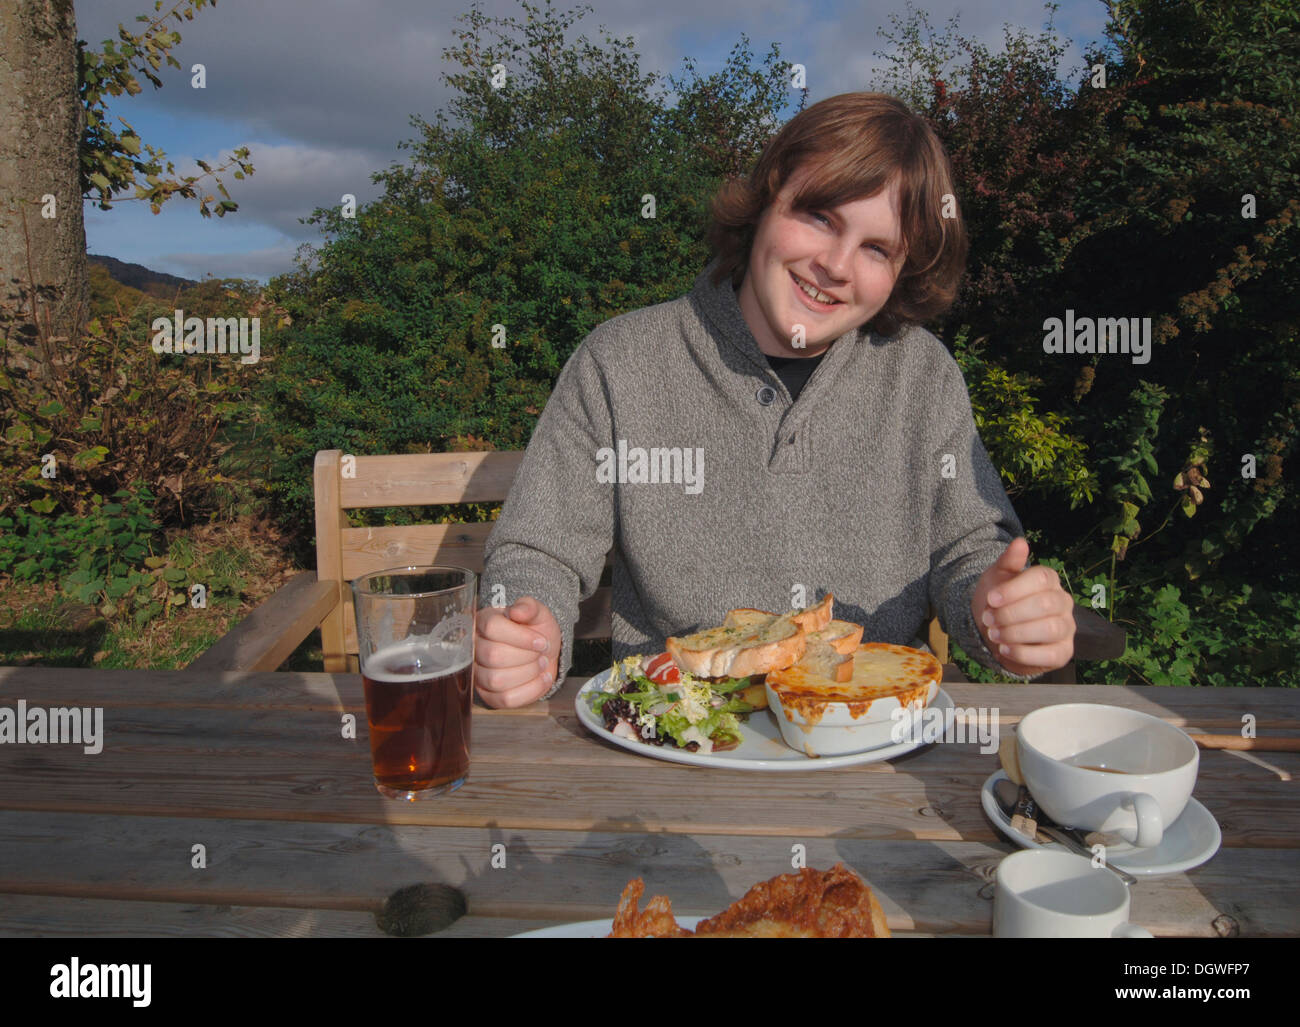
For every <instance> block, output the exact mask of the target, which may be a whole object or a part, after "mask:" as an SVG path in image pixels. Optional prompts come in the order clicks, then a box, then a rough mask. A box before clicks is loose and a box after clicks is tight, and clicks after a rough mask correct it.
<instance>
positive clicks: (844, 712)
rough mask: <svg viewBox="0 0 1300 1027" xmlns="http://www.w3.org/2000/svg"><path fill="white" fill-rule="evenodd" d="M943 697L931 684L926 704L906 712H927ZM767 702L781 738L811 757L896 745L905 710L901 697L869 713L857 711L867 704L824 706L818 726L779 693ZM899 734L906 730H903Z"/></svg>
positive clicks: (876, 702)
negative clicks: (785, 703) (901, 713)
mask: <svg viewBox="0 0 1300 1027" xmlns="http://www.w3.org/2000/svg"><path fill="white" fill-rule="evenodd" d="M938 694H939V682H938V681H931V682H930V683H929V686H928V689H927V691H926V694H925V698H924V701H919V702H911V703H908V704H907V707H906V708H910V709H917V708H919V709H925V708H927V707H928V706H929V705H930V704H931V703H933V702H934V699H935V696H937V695H938ZM767 702H768V705H769V706H770V707H771V709H772V713H773V715H774V716H775V717H776V722H777V725H778V726H779V727H780V728H781V737H782V738H784V739H785V744H786V745H788V746H790V747H791V748H792V749H802V750H803V751H804V752H805V753H807V755H809V756H839V755H842V754H844V753H849V752H861V751H862V750H863V749H873V748H875V747H877V746H881V745H890V744H894V731H895V726H896V724H898V721H897V720H896V719H895V714H896V711H898V710H902V709H904V708H905V707H904V705H903V703H902V702H900V701H899V698H898V696H894V695H889V696H884V697H883V698H880V699H872V700H871V701H870V704H869V706H868V707H867V708H866V709H858V710H857V715H856V716H855V715H854V713H855V709H854V707H861V706H863V705H865V704H860V703H845V702H832V703H824V704H822V706H821V709H822V715H821V717H820V719H818V720H817V721H816V722H815V723H812V724H810V723H809V721H808V718H807V717H805V716H804V714H803V713H801V712H800V711H799V710H797V709H793V708H788V707H786V706H783V705H782V703H781V697H780V695H779V693H778V692H777V691H776V690H775V689H774V688H772V686H771V685H768V686H767ZM899 730H900V731H902V730H906V729H905V728H903V727H901V726H900V727H899Z"/></svg>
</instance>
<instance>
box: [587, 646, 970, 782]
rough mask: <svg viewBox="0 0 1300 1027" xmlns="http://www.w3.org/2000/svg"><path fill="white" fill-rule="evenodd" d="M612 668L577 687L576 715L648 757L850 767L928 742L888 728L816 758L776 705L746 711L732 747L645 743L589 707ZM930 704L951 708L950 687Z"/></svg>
mask: <svg viewBox="0 0 1300 1027" xmlns="http://www.w3.org/2000/svg"><path fill="white" fill-rule="evenodd" d="M611 673H612V669H611V670H606V671H602V672H601V673H599V674H597V675H596V676H595V677H593V678H592V679H591V680H590V681H588V682H587V683H586V684H585V685H583V686H582V688H581V689H580V690H579V691H578V695H577V697H576V698H575V700H574V707H575V710H576V711H577V714H578V719H579V720H580V721H581V722H582V725H583V727H585V728H586V729H587V730H588V731H590V732H591V733H592V734H593V735H595V736H596V737H597V738H600V739H602V740H604V741H606V742H612V743H613V744H614V745H617V746H620V747H622V748H624V749H627V750H628V751H629V752H634V753H636V754H638V755H640V756H649V757H651V758H652V759H657V760H667V761H668V762H670V763H686V764H690V765H692V766H697V767H729V768H731V769H733V770H771V771H779V770H829V769H831V768H832V767H848V766H853V765H855V764H859V763H878V762H880V761H882V760H888V759H893V758H894V757H895V756H902V755H903V754H904V753H909V752H912V751H913V750H914V749H919V748H920V747H921V746H922V745H925V744H927V743H926V742H923V741H919V740H917V741H908V742H901V743H899V744H893V743H889V737H888V733H886V736H885V740H886V742H887V743H889V744H885V745H881V746H879V747H877V748H872V749H867V750H866V751H865V752H853V753H845V754H843V755H840V756H823V757H821V758H819V759H814V758H810V757H809V756H808V755H806V754H805V753H804V752H803V751H802V750H795V749H792V748H790V746H788V745H786V744H785V742H784V741H782V738H781V730H780V728H778V727H777V723H776V715H775V712H774V711H765V710H755V711H754V712H753V713H751V714H750V715H749V719H748V720H747V721H745V722H744V723H743V724H741V725H740V732H741V734H742V735H743V737H744V740H743V741H742V742H741V743H740V745H738V746H737V747H736V748H734V749H731V750H728V751H727V752H716V753H715V752H710V753H700V752H687V751H686V750H685V749H674V748H672V747H671V746H667V745H647V744H646V743H645V742H642V741H640V740H638V739H634V738H620V737H619V736H618V735H615V734H614V733H613V732H612V731H607V730H606V729H605V725H604V722H603V721H602V720H601V719H600V717H598V716H596V714H595V713H594V712H593V711H592V709H591V700H590V698H589V696H590V694H591V693H592V692H596V691H599V690H600V688H601V686H603V685H604V684H605V682H606V681H608V680H609V676H610V674H611ZM930 705H931V706H933V707H934V708H935V709H938V710H948V709H951V708H952V705H953V703H952V699H950V698H949V697H948V693H947V692H945V691H944V690H943V689H942V688H940V689H939V690H938V694H937V695H936V696H935V698H934V700H933V702H932V703H931V704H930ZM888 726H892V725H888Z"/></svg>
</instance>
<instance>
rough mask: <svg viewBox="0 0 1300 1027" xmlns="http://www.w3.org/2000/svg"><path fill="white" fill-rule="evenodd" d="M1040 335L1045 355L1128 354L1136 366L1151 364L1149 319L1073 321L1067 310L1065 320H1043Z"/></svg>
mask: <svg viewBox="0 0 1300 1027" xmlns="http://www.w3.org/2000/svg"><path fill="white" fill-rule="evenodd" d="M1043 331H1045V332H1046V333H1047V334H1046V335H1044V336H1043V352H1044V353H1100V354H1106V353H1130V354H1132V356H1133V363H1135V364H1145V363H1148V362H1149V361H1150V360H1151V318H1149V317H1097V318H1092V317H1075V316H1074V310H1073V309H1067V310H1066V312H1065V319H1064V320H1062V319H1061V318H1059V317H1049V318H1048V319H1047V320H1045V321H1044V322H1043Z"/></svg>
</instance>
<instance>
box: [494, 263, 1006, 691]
mask: <svg viewBox="0 0 1300 1027" xmlns="http://www.w3.org/2000/svg"><path fill="white" fill-rule="evenodd" d="M1020 533H1021V529H1020V523H1019V521H1018V520H1017V518H1016V515H1015V512H1014V511H1013V510H1012V508H1011V504H1010V502H1009V501H1008V500H1007V496H1006V493H1005V492H1004V491H1003V489H1002V486H1001V484H1000V482H999V481H998V475H997V472H996V470H995V469H994V468H993V466H992V464H991V463H990V461H989V458H988V455H987V453H986V452H985V450H984V446H983V444H982V443H981V442H980V439H979V435H978V434H977V433H976V430H975V423H974V420H973V419H972V416H971V410H970V400H969V397H968V395H967V392H966V386H965V383H964V381H963V380H962V377H961V372H960V371H959V370H958V368H957V365H956V363H955V362H954V361H953V359H952V357H951V356H950V355H949V354H948V352H947V350H946V349H944V347H943V344H942V343H940V342H939V340H938V339H936V338H935V337H934V336H933V335H931V334H930V333H929V332H927V331H925V330H924V329H920V328H911V329H908V330H905V331H903V332H901V333H900V334H899V335H898V336H897V337H894V338H884V337H881V336H878V335H875V334H873V333H871V332H870V331H867V330H865V329H859V330H856V331H852V332H848V333H846V334H845V335H843V336H841V337H840V338H839V339H837V340H835V342H834V343H832V345H831V347H830V349H829V350H828V351H827V353H826V355H825V357H824V359H823V360H822V361H821V364H820V366H819V367H818V368H817V369H816V371H815V372H814V373H813V376H812V378H811V379H810V380H809V381H808V384H807V385H806V386H805V387H804V389H803V391H802V393H801V394H800V396H799V399H798V401H797V402H794V403H792V402H791V400H790V394H789V392H788V391H787V390H786V388H785V386H784V385H783V384H782V382H781V380H780V378H779V377H777V375H776V373H775V372H774V371H773V370H772V369H771V367H770V366H769V364H768V362H767V360H766V359H765V357H764V356H763V353H762V352H761V351H760V350H759V348H758V344H757V343H756V342H755V341H754V337H753V335H752V334H751V332H750V331H749V328H748V326H747V325H746V323H745V320H744V317H743V316H742V314H741V311H740V307H739V305H738V303H737V299H736V294H735V292H734V291H733V290H732V288H731V285H730V282H729V281H726V280H724V281H723V282H722V284H721V285H719V286H713V285H711V284H710V283H709V281H708V277H707V272H705V273H702V274H701V275H700V276H699V278H697V279H696V282H695V285H694V287H693V288H692V290H691V292H690V293H689V294H688V295H686V296H683V297H681V298H680V299H677V300H674V301H672V302H669V303H662V304H658V305H656V306H653V307H647V308H644V309H641V310H636V311H633V312H631V313H628V314H624V315H622V316H620V317H616V318H613V319H612V320H610V321H607V322H606V323H604V324H602V325H601V326H600V327H598V328H597V329H596V330H595V331H593V332H592V333H591V334H590V335H589V336H588V337H587V338H586V339H585V340H584V341H583V342H582V344H581V345H580V346H579V347H578V348H577V349H576V350H575V351H574V353H573V356H572V357H570V359H569V361H568V363H567V364H566V365H565V367H564V370H563V371H562V372H561V374H560V377H559V379H558V381H557V382H556V384H555V389H554V391H553V392H552V393H551V396H550V399H549V400H548V401H547V404H546V408H545V410H544V411H543V412H542V415H541V417H540V418H539V419H538V422H537V427H536V429H535V430H534V432H533V436H532V440H531V441H530V442H529V444H528V450H527V453H526V454H525V456H524V458H523V462H522V464H521V465H520V468H519V471H518V473H517V474H516V477H515V480H514V483H513V486H512V487H511V489H510V493H509V496H508V497H507V499H506V503H505V506H504V508H503V509H502V512H501V516H500V519H499V520H498V521H497V523H496V527H495V528H494V529H493V531H492V535H491V537H490V538H489V540H488V542H487V546H486V549H485V558H486V564H485V568H484V573H483V580H482V585H481V588H480V595H481V597H482V599H483V602H484V604H485V605H486V603H487V602H488V601H489V600H490V599H491V598H492V596H493V595H494V587H495V586H497V585H501V586H504V596H505V602H506V603H507V604H509V603H513V602H514V601H515V600H516V599H518V598H519V597H521V596H524V595H531V596H533V597H535V598H537V599H538V600H540V601H541V602H543V603H545V604H546V606H547V607H549V608H550V610H551V612H552V613H553V614H554V615H555V618H556V620H557V621H558V622H559V625H560V628H561V630H562V632H563V634H564V644H563V650H562V652H561V654H560V662H559V675H558V677H557V679H556V684H555V687H556V688H558V687H559V685H560V684H561V683H563V680H564V677H565V675H567V674H568V671H569V667H570V665H571V662H572V651H573V626H574V623H575V622H576V620H577V617H578V603H579V598H580V597H581V598H586V597H587V596H589V595H591V594H592V593H593V592H594V591H595V590H596V588H597V586H598V584H599V580H600V575H601V570H602V568H603V566H604V563H605V556H606V553H608V552H609V551H610V550H611V549H612V550H613V552H614V569H613V621H612V626H611V634H612V643H613V656H614V659H616V660H618V659H622V658H624V657H626V656H629V655H631V654H633V653H642V652H644V653H656V652H661V651H662V650H663V648H664V639H665V638H666V637H667V636H668V635H681V634H687V633H689V632H693V631H698V630H701V629H703V628H707V627H712V626H714V625H717V624H720V623H721V622H722V618H723V617H724V615H725V614H726V613H727V611H728V610H730V609H732V608H733V607H757V608H760V609H767V610H774V611H778V612H780V611H783V610H786V609H789V608H790V606H791V605H801V604H803V603H806V604H807V605H811V604H813V603H814V602H815V601H816V600H817V599H818V598H820V597H821V596H822V595H824V594H825V593H826V592H827V591H829V592H832V593H834V595H835V616H836V617H837V618H839V619H842V620H851V621H855V622H857V623H859V624H862V625H864V627H865V632H864V635H863V638H864V640H866V641H880V642H895V643H899V644H903V645H919V644H920V641H921V637H920V636H921V632H922V631H923V625H924V623H925V621H926V618H927V614H928V609H929V607H930V606H933V607H934V609H935V610H936V611H937V613H938V615H939V619H940V622H941V623H942V625H943V628H944V630H945V631H946V632H948V634H949V635H951V636H952V637H953V638H955V639H956V640H957V642H958V643H959V644H960V645H961V647H962V648H963V649H965V650H966V652H968V653H970V654H972V655H973V656H975V658H976V659H978V660H980V662H982V663H984V664H986V665H988V666H997V664H996V661H995V660H994V658H993V656H992V655H991V654H990V653H989V651H988V650H987V649H986V648H985V646H984V644H983V641H982V640H981V638H980V636H979V634H978V632H977V631H976V629H975V625H974V620H973V618H972V616H971V612H970V601H971V595H972V593H973V592H974V589H975V584H976V581H977V579H978V578H979V576H980V575H981V574H982V573H983V572H984V570H985V569H986V568H987V567H988V566H989V565H990V564H992V563H993V562H994V561H995V560H996V559H997V558H998V556H999V555H1001V553H1002V551H1003V550H1004V549H1005V548H1006V546H1007V544H1008V543H1009V542H1010V541H1011V539H1012V538H1013V537H1014V536H1016V535H1018V534H1020ZM495 594H496V595H497V596H500V594H501V592H500V591H499V590H498V591H496V593H495ZM1003 673H1007V672H1006V671H1005V670H1004V671H1003ZM552 691H554V689H552Z"/></svg>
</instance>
